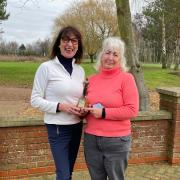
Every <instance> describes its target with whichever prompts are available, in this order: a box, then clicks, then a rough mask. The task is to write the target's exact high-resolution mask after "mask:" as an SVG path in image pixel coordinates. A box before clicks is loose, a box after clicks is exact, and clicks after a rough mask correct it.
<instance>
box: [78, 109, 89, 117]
mask: <svg viewBox="0 0 180 180" xmlns="http://www.w3.org/2000/svg"><path fill="white" fill-rule="evenodd" d="M88 113H89V110H87V109H86V108H80V114H81V116H80V117H84V116H86V115H87V114H88Z"/></svg>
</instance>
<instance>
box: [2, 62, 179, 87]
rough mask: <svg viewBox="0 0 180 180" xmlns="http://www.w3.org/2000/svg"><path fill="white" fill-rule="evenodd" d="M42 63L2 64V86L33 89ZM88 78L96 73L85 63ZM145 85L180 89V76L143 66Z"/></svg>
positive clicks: (158, 66)
mask: <svg viewBox="0 0 180 180" xmlns="http://www.w3.org/2000/svg"><path fill="white" fill-rule="evenodd" d="M39 64H40V63H33V62H0V86H9V87H28V88H31V87H32V83H33V79H34V74H35V72H36V69H37V68H38V66H39ZM82 66H83V68H84V69H85V72H86V76H89V75H91V74H93V73H95V70H94V68H93V64H91V63H83V64H82ZM143 71H144V78H145V83H146V85H147V87H148V89H151V90H154V89H155V88H156V87H162V86H166V87H172V86H176V87H177V86H179V87H180V76H176V75H172V74H169V72H171V71H173V70H164V69H161V65H157V64H144V65H143ZM179 72H180V71H179Z"/></svg>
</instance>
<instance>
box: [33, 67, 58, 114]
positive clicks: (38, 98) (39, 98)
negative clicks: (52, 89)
mask: <svg viewBox="0 0 180 180" xmlns="http://www.w3.org/2000/svg"><path fill="white" fill-rule="evenodd" d="M47 83H48V67H47V66H46V65H45V64H41V65H40V67H39V68H38V69H37V71H36V74H35V78H34V84H33V89H32V94H31V105H32V106H33V107H35V108H38V109H40V110H41V111H44V112H47V113H56V108H57V104H58V102H51V101H48V100H46V99H45V90H46V86H47Z"/></svg>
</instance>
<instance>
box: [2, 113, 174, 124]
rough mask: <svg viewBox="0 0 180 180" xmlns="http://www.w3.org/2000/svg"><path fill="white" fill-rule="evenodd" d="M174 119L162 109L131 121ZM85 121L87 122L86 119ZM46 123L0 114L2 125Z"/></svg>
mask: <svg viewBox="0 0 180 180" xmlns="http://www.w3.org/2000/svg"><path fill="white" fill-rule="evenodd" d="M168 119H172V113H170V112H168V111H165V110H160V111H140V112H139V114H138V116H137V117H136V118H133V119H132V120H131V121H142V120H168ZM84 123H86V122H85V121H84ZM37 125H44V121H43V117H42V116H36V117H14V116H13V117H5V116H0V127H20V126H37Z"/></svg>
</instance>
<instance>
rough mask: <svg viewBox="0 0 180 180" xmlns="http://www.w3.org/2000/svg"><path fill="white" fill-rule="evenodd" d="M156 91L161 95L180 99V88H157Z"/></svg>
mask: <svg viewBox="0 0 180 180" xmlns="http://www.w3.org/2000/svg"><path fill="white" fill-rule="evenodd" d="M156 90H157V92H158V93H160V94H166V95H170V96H175V97H180V87H157V88H156Z"/></svg>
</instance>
